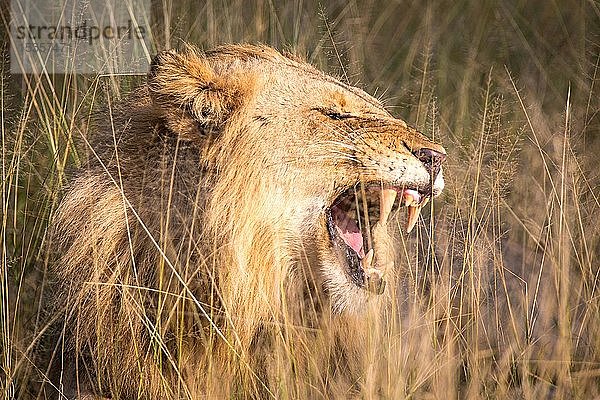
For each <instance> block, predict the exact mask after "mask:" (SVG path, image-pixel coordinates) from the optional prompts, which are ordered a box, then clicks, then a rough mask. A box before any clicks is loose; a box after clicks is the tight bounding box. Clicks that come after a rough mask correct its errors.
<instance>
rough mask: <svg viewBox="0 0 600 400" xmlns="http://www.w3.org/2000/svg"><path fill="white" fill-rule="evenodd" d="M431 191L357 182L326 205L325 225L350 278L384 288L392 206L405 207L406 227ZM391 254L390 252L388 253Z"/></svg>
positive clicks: (364, 285) (411, 224) (371, 287)
mask: <svg viewBox="0 0 600 400" xmlns="http://www.w3.org/2000/svg"><path fill="white" fill-rule="evenodd" d="M429 199H430V194H427V193H423V192H420V191H418V190H416V189H410V188H403V187H395V186H383V185H381V184H373V185H358V186H357V187H353V188H350V189H348V190H346V191H345V192H344V193H343V194H342V195H340V196H339V197H338V198H337V199H336V200H335V201H334V202H333V204H332V205H331V206H330V207H329V208H328V209H327V212H326V216H327V227H328V230H329V234H330V237H331V241H332V243H333V247H334V249H335V250H336V252H337V254H338V257H340V258H341V259H342V261H343V262H345V263H346V264H347V266H348V273H349V275H350V278H351V279H352V281H353V282H354V283H355V284H356V285H357V286H359V287H361V288H364V289H368V290H370V291H373V292H375V293H378V294H379V293H382V292H383V290H384V288H385V286H384V285H385V281H384V280H383V274H384V271H385V269H386V264H390V263H393V260H387V258H390V256H389V255H390V254H392V252H393V249H390V248H389V247H390V246H391V245H390V241H389V240H386V239H387V238H389V236H388V234H387V222H388V219H389V217H390V214H391V213H392V211H393V210H394V209H397V208H399V207H406V208H407V218H406V231H407V232H410V231H411V230H412V229H413V228H414V226H415V224H416V223H417V220H418V217H419V214H420V212H421V209H422V207H423V206H424V205H425V204H426V203H427V202H428V201H429ZM391 257H393V256H391Z"/></svg>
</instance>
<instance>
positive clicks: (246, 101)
mask: <svg viewBox="0 0 600 400" xmlns="http://www.w3.org/2000/svg"><path fill="white" fill-rule="evenodd" d="M91 128H92V129H91V131H90V134H89V135H88V137H89V142H88V144H89V148H90V149H91V153H92V155H91V156H90V159H91V161H90V162H89V165H88V166H87V168H86V169H85V170H84V171H82V172H81V173H79V175H78V176H77V177H76V179H74V181H73V182H72V184H71V185H70V188H69V190H68V192H67V193H66V196H65V198H64V200H63V201H62V203H61V205H60V207H59V209H58V211H57V213H56V216H55V220H54V227H55V228H54V231H55V235H54V238H53V242H54V243H55V249H56V254H57V260H56V262H55V268H54V272H55V273H56V275H57V281H58V283H57V285H58V286H59V287H58V288H57V290H56V301H55V303H54V304H55V307H56V309H57V310H59V311H62V312H64V318H63V320H62V321H63V323H64V325H63V327H62V329H61V332H60V333H61V337H62V338H63V339H64V340H63V341H62V342H61V343H62V345H61V348H60V351H61V354H62V357H56V358H57V359H58V361H57V362H56V363H57V366H56V367H55V368H54V370H55V371H56V372H55V375H56V376H57V378H56V380H55V383H54V385H55V386H56V387H57V388H58V389H59V390H60V391H61V392H62V394H63V395H65V396H66V397H67V398H94V396H97V397H102V396H104V397H110V398H112V399H133V398H145V399H159V398H161V399H163V398H172V399H183V398H186V399H188V398H189V399H194V398H195V399H197V398H203V397H205V396H218V397H224V398H225V397H265V396H273V397H295V398H314V397H317V396H322V397H329V396H334V395H336V393H347V394H348V393H352V391H356V390H360V387H361V385H362V384H363V380H364V379H363V378H364V371H363V368H364V366H365V365H366V364H365V363H363V362H362V361H360V360H362V359H363V357H364V353H367V351H366V341H367V340H370V339H369V337H371V338H372V337H374V336H371V335H376V332H377V325H378V318H377V316H378V315H379V314H380V313H379V311H378V308H380V307H381V304H383V302H385V301H386V299H387V298H389V295H386V293H388V292H390V289H386V288H385V282H386V280H388V281H389V280H390V279H391V280H392V281H393V279H392V278H390V277H391V276H393V269H391V266H392V265H393V241H392V240H391V234H388V228H387V226H388V224H387V222H388V216H389V215H390V213H391V211H392V209H393V208H394V205H396V207H400V206H405V207H407V215H408V216H407V230H408V231H410V230H411V229H412V227H413V226H414V225H415V223H416V222H417V218H418V216H419V211H420V210H421V208H422V207H423V205H424V204H425V203H426V202H427V201H428V200H429V199H430V198H431V197H433V196H436V195H437V194H439V193H440V191H441V190H442V188H443V179H442V173H441V167H440V164H441V162H442V161H443V160H444V157H445V151H444V149H443V148H442V147H441V146H439V145H437V144H435V143H433V142H431V141H430V140H428V139H427V138H425V137H424V136H423V135H422V134H420V133H419V132H417V131H416V130H414V129H412V128H410V127H408V126H407V125H406V123H404V122H403V121H401V120H399V119H396V118H394V117H392V116H391V115H390V114H389V113H388V112H387V111H386V110H385V109H384V107H383V106H382V105H381V103H380V102H379V101H377V100H376V99H374V98H373V97H371V96H369V95H368V94H367V93H365V92H363V91H362V90H360V89H357V88H356V87H353V86H350V85H348V84H345V83H342V82H340V81H338V80H336V79H334V78H332V77H330V76H328V75H325V74H324V73H322V72H319V71H318V70H316V69H315V68H313V67H312V66H310V65H308V64H307V63H305V62H302V61H300V60H298V59H297V58H295V57H291V56H288V55H283V54H281V53H279V52H277V51H275V50H273V49H271V48H269V47H265V46H250V45H229V46H223V47H219V48H217V49H215V50H212V51H208V52H204V53H201V52H198V51H196V50H193V49H191V48H187V49H185V50H183V51H181V52H174V51H168V52H163V53H161V54H159V55H158V56H157V57H156V58H155V60H154V61H153V63H152V66H151V70H150V73H149V75H148V81H147V85H145V86H144V87H142V88H141V89H139V90H137V91H136V92H134V93H133V94H132V95H131V96H130V98H128V99H127V100H126V101H124V102H122V103H120V104H119V105H118V106H114V107H113V106H112V105H111V104H110V103H109V106H108V107H107V110H106V113H105V114H103V115H101V116H100V117H99V118H97V119H96V120H95V121H94V122H93V123H92V124H91ZM390 225H391V224H390ZM365 321H367V322H365ZM363 349H365V350H364V351H363Z"/></svg>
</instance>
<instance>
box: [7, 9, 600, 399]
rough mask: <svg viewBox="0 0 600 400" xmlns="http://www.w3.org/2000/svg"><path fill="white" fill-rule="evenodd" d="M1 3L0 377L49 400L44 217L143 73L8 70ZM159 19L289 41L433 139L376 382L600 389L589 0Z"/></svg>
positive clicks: (164, 32) (278, 43)
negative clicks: (389, 375)
mask: <svg viewBox="0 0 600 400" xmlns="http://www.w3.org/2000/svg"><path fill="white" fill-rule="evenodd" d="M1 5H2V10H3V11H2V17H3V23H2V25H1V27H0V29H1V36H0V38H1V44H2V49H3V54H4V56H3V57H2V60H1V61H2V64H1V65H0V115H1V117H2V119H1V126H0V130H1V134H2V211H1V213H0V215H1V216H2V226H1V227H2V232H1V233H2V235H1V239H2V244H1V246H2V253H1V254H2V261H1V268H2V269H1V272H2V274H1V282H0V283H1V285H0V289H1V294H2V307H1V308H0V318H1V320H2V324H1V332H2V345H1V350H2V358H1V361H0V366H1V367H2V369H1V371H0V377H1V378H2V384H3V386H4V393H5V396H6V397H7V398H11V397H14V398H43V397H42V394H41V392H39V387H40V383H41V382H42V381H43V380H44V372H45V371H44V364H43V362H42V361H40V360H38V358H37V356H36V347H37V346H38V345H37V343H38V342H39V339H40V337H41V336H43V332H44V329H45V326H46V322H45V321H46V320H47V316H46V315H44V311H43V310H44V307H43V298H44V295H45V294H44V290H45V289H46V288H47V283H48V280H49V279H52V277H51V276H49V275H48V272H47V271H48V265H47V260H48V254H47V250H46V247H45V246H44V245H45V241H46V239H47V233H46V226H47V223H48V219H49V216H50V215H51V213H52V211H53V209H54V208H55V207H56V205H57V204H58V201H59V199H60V196H61V191H62V189H63V188H64V185H65V184H67V183H68V182H69V177H70V176H71V172H70V171H73V170H74V169H76V168H77V167H78V166H79V165H80V164H81V162H82V159H84V158H85V156H86V151H87V149H85V148H81V146H80V145H78V144H77V141H76V140H74V136H76V135H77V134H78V132H80V127H81V126H83V125H84V123H85V120H86V118H87V117H88V116H89V115H90V114H91V113H93V112H94V111H95V110H97V109H98V107H99V105H101V104H103V102H104V101H105V98H106V96H107V93H110V95H111V96H116V97H121V96H124V95H126V94H127V93H129V92H130V91H131V90H132V88H133V87H135V86H137V85H139V84H141V83H143V82H144V79H145V77H144V76H143V75H132V76H108V77H107V76H103V77H98V76H94V75H92V74H87V75H75V74H48V73H46V74H44V73H40V74H11V73H10V71H9V61H10V60H9V55H8V54H9V46H10V40H9V36H10V34H9V28H8V27H9V24H10V15H9V14H8V12H7V10H8V9H9V5H8V2H6V1H4V2H3V3H2V4H1ZM151 30H152V37H153V46H154V48H153V51H154V52H156V51H158V50H161V49H165V48H177V47H180V46H181V45H182V44H183V43H184V42H188V43H192V44H194V45H196V46H198V47H199V48H200V49H209V48H211V47H213V46H215V45H218V44H222V43H238V42H252V43H256V42H261V43H266V44H269V45H272V46H274V47H276V48H278V49H280V50H288V51H291V52H293V53H296V54H299V55H300V56H302V57H304V58H306V59H307V60H309V61H310V62H311V63H313V64H314V65H316V66H318V67H319V68H321V69H323V70H325V71H327V72H329V73H331V74H334V75H336V76H338V77H340V79H342V80H344V81H348V82H350V83H352V84H355V85H357V86H359V87H362V88H364V89H365V90H366V91H367V92H369V93H370V94H372V95H374V96H375V97H378V98H381V99H382V101H384V103H385V104H386V106H387V107H388V109H389V110H390V111H391V112H392V114H394V115H395V116H397V117H400V118H402V119H404V120H405V121H407V122H408V123H409V124H410V125H413V126H415V127H417V128H418V129H420V130H421V131H422V132H424V133H425V134H426V135H428V136H429V137H433V138H434V139H435V140H436V141H439V142H440V143H442V144H443V145H444V146H445V148H446V150H447V152H448V159H447V167H446V168H445V177H446V185H447V189H446V191H445V193H444V194H443V195H442V196H441V198H440V200H439V201H437V202H436V203H435V206H434V208H433V209H432V210H431V213H426V215H425V216H424V217H425V220H424V221H422V222H421V223H420V224H419V225H420V226H421V227H420V228H419V230H418V232H417V234H416V235H415V236H414V237H412V238H406V239H404V238H403V239H402V242H401V244H400V246H401V247H402V250H401V251H400V253H401V254H403V256H402V257H401V258H402V260H401V264H402V265H404V267H403V268H405V270H406V271H407V273H406V277H407V278H406V279H407V281H408V282H409V283H407V284H406V286H407V287H408V290H407V301H408V302H409V303H410V304H413V305H414V307H412V308H411V307H409V310H408V311H406V315H410V316H411V317H407V318H408V319H407V321H408V322H406V323H405V324H404V325H403V326H401V327H398V330H397V333H398V336H399V338H400V339H399V340H400V341H401V342H402V343H403V346H404V347H403V353H402V357H401V358H402V359H401V360H400V361H398V363H399V365H400V366H399V367H398V368H399V369H398V371H399V372H398V374H401V375H402V378H398V382H399V383H398V385H399V389H398V390H399V391H398V392H393V394H392V393H391V392H390V393H388V394H387V396H384V397H390V398H402V397H405V398H488V397H489V398H492V397H495V398H507V397H510V398H528V399H538V398H581V399H588V398H593V397H596V396H599V395H600V385H599V384H598V382H600V297H599V292H598V284H599V283H600V281H599V276H598V274H599V273H600V263H599V262H598V256H599V255H600V226H599V224H598V221H600V202H599V196H600V186H599V182H600V179H599V178H600V157H599V156H598V152H599V150H600V115H599V111H600V96H599V93H600V92H599V88H598V85H599V84H600V71H599V67H600V2H598V1H596V0H560V1H559V0H549V1H546V0H543V1H542V0H538V1H525V0H523V1H517V0H515V1H492V0H484V1H466V0H453V1H372V0H366V1H327V2H311V1H305V0H294V1H279V0H269V1H255V2H249V1H241V0H237V1H225V0H223V1H210V0H207V1H201V2H197V1H191V0H182V1H170V0H163V1H155V2H153V3H152V21H151ZM417 315H418V316H417ZM399 376H400V375H399Z"/></svg>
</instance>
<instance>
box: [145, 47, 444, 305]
mask: <svg viewBox="0 0 600 400" xmlns="http://www.w3.org/2000/svg"><path fill="white" fill-rule="evenodd" d="M149 87H150V92H151V95H152V96H153V98H154V99H155V101H157V102H158V103H159V104H160V105H161V106H162V107H163V109H164V110H166V111H165V112H166V114H167V115H168V119H169V120H168V124H169V125H170V126H172V127H173V128H172V129H173V130H174V131H176V132H180V133H181V131H183V134H184V135H185V137H186V138H192V140H195V139H194V138H196V139H197V138H199V137H202V138H203V139H202V141H203V143H202V145H203V146H208V147H209V148H210V147H214V149H209V150H208V152H209V153H210V154H211V156H209V157H207V158H206V159H207V160H210V162H209V165H211V169H212V170H213V173H215V174H220V177H219V178H216V179H217V180H219V181H220V183H222V184H223V187H220V186H218V185H217V187H216V189H217V190H216V192H215V193H214V198H213V205H214V208H213V209H214V210H217V212H216V213H215V215H219V214H220V211H221V210H223V208H226V209H227V210H228V211H229V212H231V214H230V215H228V216H227V217H225V218H226V219H227V220H229V223H230V224H233V225H238V224H242V225H244V224H245V223H247V222H246V221H247V220H249V219H250V220H251V221H252V222H253V223H254V222H257V221H256V220H255V219H258V220H260V221H259V223H258V224H257V225H255V226H253V227H251V229H252V230H253V231H257V230H260V227H261V226H264V225H267V226H269V227H272V226H278V227H279V228H278V229H277V232H275V233H276V234H277V235H278V236H280V239H281V238H283V240H289V241H293V242H294V243H288V244H287V245H288V246H289V245H293V247H295V248H296V249H295V250H296V251H300V252H302V251H303V252H308V253H316V257H314V260H316V262H317V263H318V265H314V267H315V271H318V272H319V273H320V274H321V276H320V277H318V279H320V280H321V283H322V286H323V288H324V290H325V291H326V292H328V293H329V294H330V296H331V298H332V307H333V308H334V309H335V310H337V311H343V310H346V309H355V308H356V306H357V305H359V304H361V303H362V302H363V300H364V299H365V296H366V292H365V291H371V292H377V293H379V292H381V291H382V290H383V289H384V288H383V286H382V285H383V284H384V281H382V276H383V275H384V272H385V269H386V264H390V263H391V260H385V258H386V256H385V254H386V253H389V249H386V248H383V247H385V246H386V245H389V240H387V241H386V233H387V228H386V224H387V220H388V217H389V215H390V213H391V211H392V209H393V208H394V207H398V206H400V207H406V208H407V223H406V226H407V231H409V232H410V230H411V229H412V228H413V226H414V225H415V223H416V222H417V218H418V216H419V212H420V210H421V208H422V207H423V205H425V204H426V203H427V202H428V200H429V199H431V198H432V197H435V196H436V195H438V194H439V193H440V192H441V190H442V189H443V187H444V182H443V178H442V171H441V163H442V161H443V160H444V158H445V151H444V148H443V147H441V146H440V145H438V144H435V143H433V142H432V141H430V140H429V139H427V138H426V137H425V136H423V135H422V134H421V133H419V132H418V131H416V130H415V129H413V128H410V127H409V126H407V124H406V123H405V122H404V121H402V120H399V119H397V118H394V117H393V116H392V115H391V114H390V113H389V112H388V111H386V110H385V108H384V107H383V106H382V104H381V103H380V102H379V101H378V100H377V99H375V98H373V97H371V96H369V95H368V94H367V93H365V92H364V91H362V90H360V89H358V88H356V87H353V86H350V85H348V84H345V83H342V82H340V81H339V80H336V79H334V78H332V77H330V76H328V75H325V74H324V73H322V72H320V71H318V70H316V69H314V68H313V67H311V66H310V65H308V64H306V63H303V62H301V61H298V60H296V59H292V58H288V57H285V56H282V55H281V54H279V53H277V52H275V51H273V50H272V49H270V48H266V47H252V46H229V47H225V48H221V49H218V50H215V51H213V52H210V53H207V54H205V55H201V56H199V55H197V54H195V53H194V52H186V53H183V54H178V53H173V52H167V53H163V54H161V55H160V56H159V57H158V58H157V59H156V61H155V63H154V65H153V70H152V73H151V77H150V83H149ZM174 111H176V112H175V114H173V112H174ZM217 170H218V172H217ZM219 189H222V191H219ZM229 202H230V203H229ZM223 203H228V204H227V205H226V206H225V205H224V204H223ZM233 210H237V211H238V213H237V214H236V213H235V212H234V211H233ZM219 218H223V216H221V215H219ZM216 225H220V224H219V223H217V224H216ZM233 230H234V231H235V230H236V228H235V227H234V228H233ZM257 234H259V233H258V232H257ZM233 239H234V241H235V238H233ZM378 241H381V243H378ZM384 243H385V244H384ZM310 247H316V248H310ZM263 251H265V249H263ZM286 256H288V257H290V256H292V257H298V256H297V255H294V254H293V252H286ZM299 257H301V255H300V256H299Z"/></svg>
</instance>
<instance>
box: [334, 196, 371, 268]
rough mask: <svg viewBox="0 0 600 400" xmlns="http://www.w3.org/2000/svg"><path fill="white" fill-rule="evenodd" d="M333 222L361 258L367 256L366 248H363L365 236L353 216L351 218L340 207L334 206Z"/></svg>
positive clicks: (345, 240)
mask: <svg viewBox="0 0 600 400" xmlns="http://www.w3.org/2000/svg"><path fill="white" fill-rule="evenodd" d="M331 210H332V215H333V223H334V224H335V228H336V229H337V232H338V234H339V235H340V236H341V237H342V239H343V240H344V243H346V244H347V245H348V246H349V247H350V248H352V250H354V251H355V252H356V254H358V256H359V257H360V258H364V257H365V250H364V248H363V236H362V232H361V231H360V229H359V228H358V226H356V222H354V220H353V219H352V218H349V217H348V216H347V215H346V213H345V212H344V211H342V210H341V209H339V208H338V207H335V206H334V207H332V209H331Z"/></svg>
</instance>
